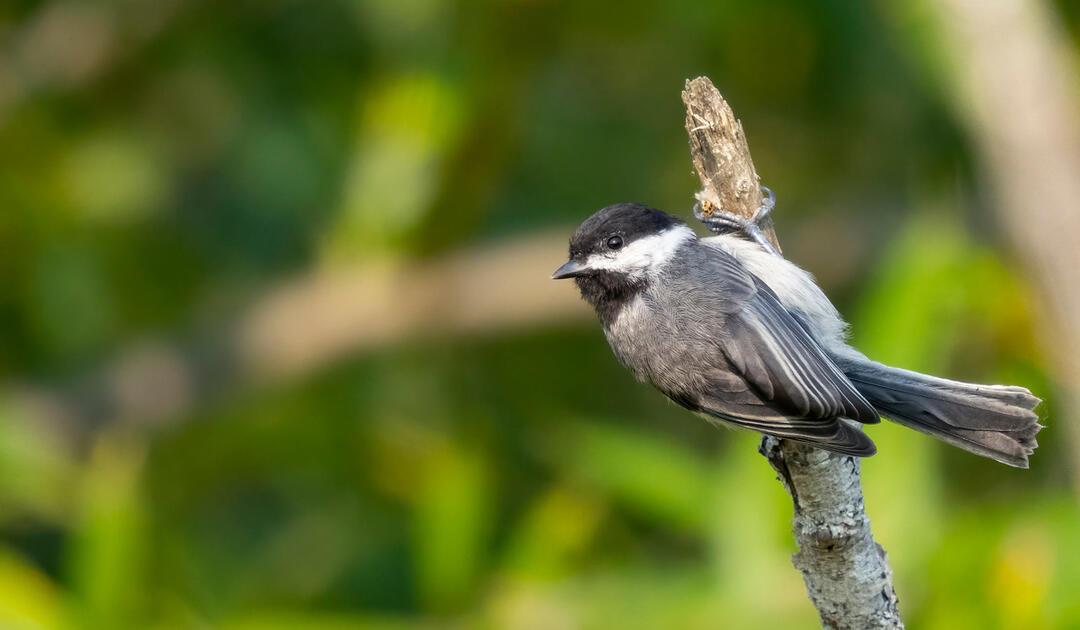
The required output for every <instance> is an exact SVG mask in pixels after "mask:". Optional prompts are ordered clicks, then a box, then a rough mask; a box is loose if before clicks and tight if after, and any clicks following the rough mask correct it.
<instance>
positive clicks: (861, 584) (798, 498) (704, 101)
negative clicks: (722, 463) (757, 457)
mask: <svg viewBox="0 0 1080 630" xmlns="http://www.w3.org/2000/svg"><path fill="white" fill-rule="evenodd" d="M682 99H683V103H684V104H685V105H686V131H687V133H688V134H689V136H690V153H691V156H692V158H693V162H694V168H695V169H696V170H697V173H698V176H699V177H700V178H701V184H702V191H701V192H700V193H698V195H697V197H698V200H699V201H700V202H701V203H702V205H703V207H704V208H706V210H708V208H709V205H710V204H712V205H714V206H716V207H718V208H720V209H722V210H724V211H726V212H732V213H735V214H738V215H740V216H743V217H746V218H750V217H753V216H754V213H755V212H756V211H757V209H758V207H759V206H760V205H761V199H762V195H761V189H760V181H759V179H758V175H757V171H756V170H755V169H754V163H753V160H751V158H750V149H749V148H748V146H747V144H746V134H745V133H744V132H743V129H742V125H741V124H740V123H739V121H738V120H737V119H736V118H735V115H734V114H733V113H732V111H731V108H730V107H729V106H728V104H727V102H726V101H724V98H723V97H722V96H721V95H720V92H719V91H717V89H716V87H715V86H713V84H712V82H711V81H709V79H708V78H706V77H698V78H696V79H693V80H690V81H687V82H686V89H685V90H683V94H682ZM763 227H768V229H767V230H765V233H766V236H768V238H769V240H770V241H771V242H772V243H773V245H774V246H775V247H776V248H777V251H779V243H777V240H776V233H775V231H774V230H773V229H772V226H771V225H769V226H763ZM759 450H760V452H761V454H762V455H764V456H765V457H766V459H768V461H769V464H770V465H771V466H772V467H773V469H774V470H775V471H776V472H777V476H778V478H779V480H780V482H781V483H783V485H784V489H785V490H787V492H788V494H790V495H791V500H792V504H793V505H794V510H795V518H794V520H793V523H794V530H795V542H796V544H797V545H798V547H799V551H798V553H796V554H795V555H794V556H793V558H792V560H793V562H794V564H795V568H797V569H798V570H799V571H801V572H802V575H803V581H804V582H806V590H807V593H808V595H809V596H810V601H811V602H812V603H813V604H814V607H815V608H817V610H818V613H819V614H820V615H821V623H822V625H823V626H824V627H826V628H838V629H851V630H856V629H857V630H865V629H868V628H903V627H904V624H903V621H901V619H900V613H899V610H898V605H897V598H896V592H895V591H894V590H893V584H892V569H890V568H889V560H888V557H887V556H886V555H885V550H884V549H882V548H881V545H879V544H877V543H876V542H874V536H873V534H872V532H871V531H870V517H868V516H867V515H866V508H865V505H864V504H863V495H862V485H861V482H860V477H859V470H860V467H859V460H858V459H857V458H854V457H845V456H841V455H834V454H832V453H827V452H825V451H822V450H818V449H815V448H812V447H809V446H804V445H800V444H795V443H793V442H788V441H786V440H777V439H775V438H770V437H766V438H764V439H763V440H762V442H761V448H760V449H759Z"/></svg>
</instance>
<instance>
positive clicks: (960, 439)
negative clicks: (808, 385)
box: [837, 357, 1042, 468]
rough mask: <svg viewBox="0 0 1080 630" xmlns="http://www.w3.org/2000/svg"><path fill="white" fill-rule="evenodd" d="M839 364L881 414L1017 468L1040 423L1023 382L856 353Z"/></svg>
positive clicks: (1024, 465)
mask: <svg viewBox="0 0 1080 630" xmlns="http://www.w3.org/2000/svg"><path fill="white" fill-rule="evenodd" d="M837 364H838V365H839V366H840V367H841V369H843V371H844V373H845V374H846V375H847V377H848V378H849V379H850V380H851V382H852V383H854V384H855V387H856V388H857V389H858V390H859V392H860V393H862V395H863V396H865V397H866V398H867V400H869V401H870V404H872V405H873V406H874V407H875V408H876V409H877V410H878V411H880V412H881V414H882V415H883V416H885V417H886V418H889V419H890V420H893V421H894V422H897V423H899V424H902V425H904V426H906V427H909V428H912V429H915V430H916V431H921V432H923V433H926V434H928V435H932V436H934V437H936V438H938V439H940V440H942V441H944V442H947V443H949V444H952V445H953V446H956V447H959V448H962V449H964V450H966V451H968V452H971V453H975V454H976V455H981V456H983V457H989V458H991V459H994V460H997V461H999V462H1001V463H1003V464H1008V465H1010V466H1016V467H1018V468H1027V467H1028V456H1029V455H1031V454H1032V452H1034V450H1035V447H1037V446H1038V443H1037V442H1036V440H1035V434H1037V433H1038V432H1039V430H1040V429H1042V425H1040V424H1039V422H1038V421H1039V417H1038V416H1037V415H1036V414H1035V412H1034V409H1035V407H1037V406H1038V405H1039V403H1040V402H1042V401H1041V400H1040V399H1038V398H1036V397H1035V396H1033V395H1032V394H1031V392H1029V391H1028V390H1027V389H1025V388H1023V387H1014V386H1008V385H975V384H971V383H962V382H960V381H951V380H948V379H943V378H937V377H934V376H928V375H926V374H920V373H918V372H912V371H910V370H903V369H900V368H894V367H889V366H887V365H883V364H881V363H876V362H874V361H870V360H869V359H866V358H863V357H859V358H853V357H837Z"/></svg>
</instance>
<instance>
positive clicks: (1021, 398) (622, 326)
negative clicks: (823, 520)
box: [552, 203, 1042, 468]
mask: <svg viewBox="0 0 1080 630" xmlns="http://www.w3.org/2000/svg"><path fill="white" fill-rule="evenodd" d="M759 218H760V217H759ZM731 224H732V225H735V226H736V227H741V228H742V229H739V230H736V231H734V232H731V233H727V234H721V235H718V236H713V237H709V238H701V239H699V238H698V237H697V236H696V235H695V233H694V231H693V230H692V229H690V227H689V226H687V225H686V224H685V223H684V222H683V221H681V220H679V219H677V218H675V217H673V216H671V215H668V214H665V213H663V212H661V211H659V210H654V209H652V208H649V207H647V206H644V205H641V204H633V203H623V204H617V205H614V206H608V207H606V208H604V209H603V210H600V211H599V212H597V213H596V214H594V215H593V216H591V217H589V218H588V219H587V220H586V221H585V222H584V223H582V224H581V226H580V227H579V228H578V229H577V231H576V232H575V233H574V236H573V238H571V240H570V260H569V261H567V263H566V264H564V265H563V266H562V267H559V269H558V270H556V271H555V273H554V274H552V278H556V279H559V278H574V280H575V281H576V282H577V285H578V288H579V289H580V290H581V295H582V297H583V298H584V299H585V300H586V301H587V302H589V303H590V304H592V305H593V307H595V309H596V312H597V314H598V315H599V317H600V321H601V323H602V324H603V327H604V334H605V335H606V336H607V340H608V343H610V344H611V349H612V350H613V351H614V352H615V356H616V357H617V358H618V359H619V361H620V362H621V363H622V364H623V365H625V366H626V367H627V368H629V369H630V370H631V371H632V372H633V373H634V375H635V376H637V378H638V379H639V380H641V381H645V382H649V383H652V384H653V385H654V386H656V387H657V388H658V389H659V390H660V391H661V392H663V393H664V394H665V395H666V396H667V397H668V398H670V399H671V400H673V401H675V402H676V403H678V404H679V405H681V406H683V407H685V408H687V409H689V410H691V411H694V412H697V413H699V414H702V415H704V416H705V417H706V418H708V419H710V420H713V421H715V420H722V421H724V422H728V423H731V424H733V425H736V426H740V427H745V428H748V429H753V430H754V431H758V432H761V433H765V434H768V435H773V436H776V437H778V438H783V439H787V440H793V441H796V442H803V443H806V444H810V445H813V446H816V447H818V448H822V449H825V450H828V451H833V452H836V453H842V454H845V455H856V456H859V457H866V456H869V455H873V454H874V453H875V452H876V450H877V449H876V447H875V446H874V443H873V442H872V441H871V440H870V438H869V437H867V436H866V434H865V433H864V432H863V431H862V429H861V427H860V426H859V423H862V424H871V423H876V422H878V421H879V416H885V417H886V418H889V419H891V420H893V421H895V422H898V423H900V424H902V425H904V426H907V427H910V428H912V429H915V430H916V431H922V432H923V433H927V434H929V435H932V436H934V437H936V438H938V439H940V440H943V441H945V442H948V443H949V444H952V445H954V446H958V447H960V448H962V449H964V450H966V451H969V452H972V453H975V454H976V455H982V456H983V457H989V458H991V459H995V460H997V461H999V462H1002V463H1005V464H1008V465H1010V466H1017V467H1020V468H1027V466H1028V456H1029V455H1031V453H1032V452H1033V451H1034V449H1035V447H1036V446H1037V444H1036V442H1035V434H1036V433H1038V432H1039V430H1040V429H1041V428H1042V427H1041V426H1040V425H1039V423H1038V417H1037V416H1036V414H1035V412H1034V411H1033V410H1034V409H1035V407H1036V406H1037V405H1038V404H1039V403H1040V402H1041V401H1040V400H1039V399H1038V398H1036V397H1035V396H1032V395H1031V392H1029V391H1028V390H1027V389H1025V388H1023V387H1010V386H1003V385H973V384H969V383H961V382H958V381H950V380H946V379H943V378H937V377H933V376H928V375H925V374H920V373H918V372H911V371H908V370H903V369H899V368H894V367H889V366H887V365H883V364H881V363H877V362H875V361H871V360H870V359H868V358H866V356H864V355H863V354H861V353H860V352H858V351H857V350H855V349H854V348H852V347H851V346H849V345H847V343H846V337H847V324H846V323H845V322H844V320H843V319H841V317H840V314H839V313H838V312H837V311H836V308H835V307H834V306H833V305H832V303H831V302H830V301H829V299H828V298H827V297H825V294H824V293H823V292H822V291H821V289H820V288H819V287H818V286H817V284H816V283H815V282H814V280H813V278H812V277H811V276H810V274H808V273H807V272H805V271H803V270H802V269H800V268H799V267H797V266H795V265H794V264H792V263H790V262H788V261H787V260H785V259H784V258H783V257H782V256H780V255H778V254H776V253H775V252H774V251H769V250H767V249H766V248H765V247H763V246H762V244H761V241H763V240H764V239H763V238H762V237H761V236H760V231H759V230H758V229H757V226H756V224H755V223H754V222H743V223H741V224H740V223H739V220H737V219H735V218H732V221H731ZM748 237H750V238H748ZM754 237H756V240H755V238H754Z"/></svg>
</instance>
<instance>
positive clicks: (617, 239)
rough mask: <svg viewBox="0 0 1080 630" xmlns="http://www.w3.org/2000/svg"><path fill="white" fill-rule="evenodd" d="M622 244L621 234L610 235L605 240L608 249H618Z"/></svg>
mask: <svg viewBox="0 0 1080 630" xmlns="http://www.w3.org/2000/svg"><path fill="white" fill-rule="evenodd" d="M622 245H623V242H622V237H621V236H612V237H611V238H609V239H608V240H607V246H608V249H619V248H621V247H622Z"/></svg>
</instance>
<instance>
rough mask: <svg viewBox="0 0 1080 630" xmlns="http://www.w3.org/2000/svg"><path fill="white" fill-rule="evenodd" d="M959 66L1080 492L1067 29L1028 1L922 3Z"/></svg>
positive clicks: (1077, 116)
mask: <svg viewBox="0 0 1080 630" xmlns="http://www.w3.org/2000/svg"><path fill="white" fill-rule="evenodd" d="M927 7H931V8H932V10H933V11H935V12H936V16H937V19H938V20H939V21H940V23H941V25H942V27H943V28H942V43H943V44H944V46H945V48H946V50H948V51H949V52H950V53H951V55H952V56H953V58H954V59H955V61H956V62H957V63H955V64H953V66H954V67H955V69H956V75H955V76H953V77H951V79H952V80H953V82H954V88H955V89H954V96H955V97H957V98H958V105H959V107H960V110H961V115H960V116H959V117H958V118H959V119H960V120H961V121H963V122H965V123H967V124H969V126H970V131H971V134H972V136H973V138H974V140H975V142H976V143H977V145H978V147H979V149H980V152H981V159H982V162H983V166H984V168H985V169H986V175H987V177H986V179H987V180H988V183H989V185H990V187H991V189H992V190H993V191H994V192H995V193H996V197H997V208H998V212H999V214H1000V215H1001V217H1002V219H1003V220H1004V221H1005V226H1006V228H1007V232H1008V234H1009V236H1010V238H1011V239H1012V240H1013V242H1014V243H1015V244H1016V247H1017V249H1018V251H1019V252H1020V254H1021V256H1022V257H1023V259H1024V262H1025V263H1026V264H1027V266H1028V268H1029V270H1030V272H1031V275H1032V276H1033V277H1034V278H1035V279H1036V281H1037V283H1038V285H1039V286H1040V288H1041V290H1042V295H1043V301H1044V304H1045V306H1046V308H1045V311H1046V312H1047V314H1048V315H1049V317H1047V319H1048V320H1049V321H1048V322H1047V323H1048V325H1047V326H1045V327H1044V331H1043V340H1042V341H1043V344H1044V347H1046V348H1047V349H1048V350H1049V352H1050V354H1051V355H1052V356H1053V358H1054V360H1055V362H1056V364H1057V370H1056V372H1057V373H1058V374H1060V375H1061V377H1062V381H1063V382H1062V383H1061V384H1060V385H1061V387H1062V389H1063V390H1064V391H1063V392H1061V393H1063V394H1064V395H1063V396H1060V397H1059V398H1060V399H1061V400H1062V401H1064V404H1061V405H1059V406H1058V407H1057V409H1058V410H1059V411H1060V412H1061V416H1060V419H1059V420H1058V421H1057V422H1053V423H1052V424H1051V427H1056V426H1062V427H1063V429H1064V431H1062V433H1061V434H1060V435H1064V436H1067V437H1068V438H1069V439H1070V441H1071V448H1070V449H1063V450H1066V451H1069V452H1071V453H1072V455H1071V457H1072V467H1073V471H1072V472H1073V475H1074V484H1075V487H1076V489H1077V491H1078V492H1080V281H1078V276H1077V273H1078V271H1077V270H1080V248H1077V242H1076V238H1077V235H1078V234H1080V112H1078V108H1077V95H1078V94H1080V85H1078V81H1077V76H1078V74H1077V68H1076V67H1075V64H1074V62H1073V59H1072V57H1071V52H1070V50H1069V46H1068V43H1067V41H1066V37H1065V34H1064V33H1063V32H1062V29H1061V28H1060V26H1059V25H1056V24H1054V22H1053V20H1052V17H1051V15H1050V12H1049V8H1048V7H1047V6H1046V4H1045V3H1044V2H1040V1H1036V0H990V1H986V0H946V1H945V2H940V3H933V2H932V3H928V4H927Z"/></svg>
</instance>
